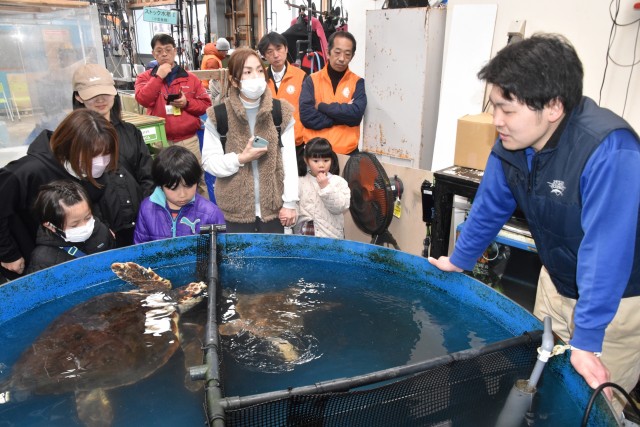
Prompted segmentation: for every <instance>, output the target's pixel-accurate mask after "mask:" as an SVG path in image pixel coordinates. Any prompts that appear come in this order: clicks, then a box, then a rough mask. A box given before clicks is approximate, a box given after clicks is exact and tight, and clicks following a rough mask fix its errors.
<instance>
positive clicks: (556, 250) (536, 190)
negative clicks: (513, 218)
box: [493, 98, 640, 299]
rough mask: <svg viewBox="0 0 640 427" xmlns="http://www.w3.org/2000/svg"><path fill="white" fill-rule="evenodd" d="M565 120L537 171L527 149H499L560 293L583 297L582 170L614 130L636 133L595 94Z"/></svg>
mask: <svg viewBox="0 0 640 427" xmlns="http://www.w3.org/2000/svg"><path fill="white" fill-rule="evenodd" d="M565 120H566V123H563V124H561V126H563V125H564V130H561V132H562V134H561V135H560V137H559V139H558V140H557V143H556V144H554V143H552V141H553V139H554V137H556V138H557V136H556V135H554V137H552V141H549V143H547V145H546V146H545V147H544V148H543V149H542V150H540V152H538V153H537V155H536V156H535V157H534V158H533V163H532V165H531V172H529V168H528V167H527V159H526V154H525V152H524V150H519V151H509V150H506V149H504V147H503V146H502V144H501V143H500V142H498V143H497V144H496V145H495V146H494V148H493V152H494V153H496V154H497V155H498V156H499V158H500V159H501V160H502V167H503V169H504V173H505V176H506V179H507V184H508V185H509V188H510V189H511V191H512V192H513V195H514V197H515V199H516V201H517V202H518V206H519V207H520V209H521V210H522V211H523V212H524V214H525V216H526V218H527V222H528V223H529V229H530V231H531V234H532V236H533V238H534V240H535V242H536V247H537V249H538V253H539V255H540V258H541V260H542V264H543V265H544V266H545V267H546V268H547V270H548V271H549V275H550V276H551V278H552V280H553V283H554V285H555V286H556V288H557V290H558V293H560V295H563V296H565V297H569V298H575V299H577V298H578V288H577V284H576V269H577V255H578V249H579V247H580V243H581V242H582V238H583V235H584V233H583V232H582V228H581V222H580V217H581V213H582V200H581V194H580V177H581V175H582V171H583V170H584V167H585V165H586V163H587V161H588V160H589V158H590V157H591V155H592V154H593V152H594V151H595V150H596V148H598V146H599V145H600V143H601V142H602V141H603V140H604V139H605V137H606V136H607V135H608V134H609V133H611V132H612V131H614V130H617V129H628V130H629V131H631V132H632V133H634V134H635V132H634V131H633V129H632V128H631V127H630V126H629V125H628V124H627V123H626V122H625V121H624V120H623V119H622V118H620V117H618V116H617V115H615V114H614V113H612V112H611V111H609V110H606V109H603V108H600V107H598V106H597V105H596V103H595V102H594V101H592V100H591V99H589V98H583V99H582V101H581V102H580V104H578V106H577V107H576V108H574V110H573V112H572V113H571V115H570V117H569V118H568V119H565ZM636 137H637V135H636ZM558 196H561V197H558ZM611 220H612V221H615V218H611ZM638 225H639V226H638V227H637V230H636V236H635V242H636V246H635V257H634V263H633V270H632V273H631V278H630V280H629V282H628V284H627V288H626V290H625V293H624V297H630V296H637V295H640V256H638V255H639V254H640V217H639V223H638ZM629 238H633V236H629ZM610 256H616V255H615V254H610Z"/></svg>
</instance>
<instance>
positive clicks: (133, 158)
mask: <svg viewBox="0 0 640 427" xmlns="http://www.w3.org/2000/svg"><path fill="white" fill-rule="evenodd" d="M113 125H114V127H115V128H116V131H117V132H118V143H119V146H118V150H119V154H118V169H116V170H115V171H113V172H109V173H107V174H105V179H106V180H107V186H106V188H105V195H104V197H103V198H102V199H101V200H100V204H99V209H100V212H101V218H102V219H103V221H104V222H105V224H107V225H108V226H109V228H111V229H112V230H113V231H114V232H115V233H116V235H117V236H118V243H119V246H126V245H130V244H132V243H133V229H134V227H135V224H136V223H135V221H136V217H137V216H138V210H139V208H140V203H141V202H142V199H144V198H145V197H147V196H149V195H150V194H151V193H152V192H153V190H154V189H155V185H154V183H153V178H152V177H151V163H152V159H151V155H150V154H149V149H148V148H147V145H146V144H145V143H144V139H143V138H142V133H141V132H140V130H139V129H138V128H136V127H135V126H134V125H132V124H131V123H126V122H123V121H121V120H114V121H113Z"/></svg>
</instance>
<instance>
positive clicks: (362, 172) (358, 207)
mask: <svg viewBox="0 0 640 427" xmlns="http://www.w3.org/2000/svg"><path fill="white" fill-rule="evenodd" d="M342 176H343V178H344V179H345V180H346V181H347V183H348V184H349V189H350V190H351V203H350V206H349V211H350V212H351V217H352V218H353V222H354V223H355V224H356V226H357V227H358V228H359V229H360V230H362V231H363V232H365V233H367V234H369V235H372V236H374V238H375V236H378V235H381V234H383V233H384V232H385V231H386V230H387V228H389V225H390V224H391V220H392V219H393V203H394V196H393V188H392V185H391V181H390V180H389V177H388V176H387V174H386V172H385V171H384V168H383V167H382V165H381V164H380V162H379V161H378V159H377V158H376V156H375V155H373V154H371V153H365V152H360V153H357V154H354V155H352V156H351V157H350V158H349V160H347V163H346V165H345V167H344V172H343V174H342Z"/></svg>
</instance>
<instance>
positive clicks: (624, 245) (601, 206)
mask: <svg viewBox="0 0 640 427" xmlns="http://www.w3.org/2000/svg"><path fill="white" fill-rule="evenodd" d="M526 155H527V161H528V165H529V169H531V164H532V159H533V157H534V156H536V153H535V152H534V151H533V150H532V149H530V148H529V149H527V150H526ZM569 161H570V160H569ZM639 170H640V144H639V143H638V141H637V140H636V138H635V136H634V135H633V134H632V133H631V132H629V131H628V130H616V131H613V132H611V133H610V134H609V135H608V136H607V137H606V138H605V139H604V140H603V142H602V143H601V144H600V145H599V146H598V148H597V149H596V150H595V151H594V153H593V154H592V155H591V157H590V158H589V160H588V161H587V163H586V165H585V168H584V169H583V172H582V174H581V177H580V193H581V200H582V213H581V226H582V230H583V232H584V236H583V239H582V241H581V243H580V247H579V250H578V262H577V265H576V280H577V287H578V292H579V298H578V301H577V304H576V310H575V314H574V323H575V329H574V331H573V337H572V339H571V344H572V345H574V346H575V347H577V348H580V349H583V350H588V351H601V350H602V341H603V339H604V333H605V329H606V327H607V325H608V324H609V323H610V322H611V320H612V319H613V317H614V316H615V314H616V311H617V309H618V305H619V303H620V299H621V298H622V294H623V293H624V291H625V288H626V286H627V283H628V282H629V278H630V276H631V269H632V265H633V262H634V257H637V256H638V254H634V248H635V245H636V242H635V236H636V228H637V224H638V211H639V206H640V173H639V172H638V171H639ZM515 207H516V201H515V199H514V197H513V194H512V193H511V191H510V189H509V186H508V185H507V182H506V179H505V174H504V171H503V168H502V164H501V161H500V159H499V158H498V156H497V155H496V154H495V153H493V152H492V153H491V155H490V156H489V160H488V162H487V166H486V169H485V173H484V176H483V179H482V182H481V184H480V187H479V188H478V192H477V194H476V198H475V200H474V202H473V207H472V209H471V212H470V214H469V218H468V220H467V222H466V224H465V227H464V230H463V231H462V233H461V235H460V237H459V238H458V241H457V242H456V246H455V248H454V252H453V254H452V256H451V262H452V263H453V264H454V265H456V266H458V267H460V268H463V269H467V270H470V269H471V268H473V265H474V264H475V262H476V260H477V259H478V257H479V256H480V254H481V253H482V252H483V250H484V249H485V248H486V247H487V246H488V245H489V243H490V242H491V240H492V239H493V238H495V236H496V234H497V233H498V232H499V231H500V228H501V227H502V225H503V224H504V223H505V222H506V221H507V220H508V219H509V218H510V216H511V215H512V213H513V211H514V210H515Z"/></svg>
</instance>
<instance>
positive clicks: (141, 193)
mask: <svg viewBox="0 0 640 427" xmlns="http://www.w3.org/2000/svg"><path fill="white" fill-rule="evenodd" d="M72 84H73V98H72V103H73V109H74V110H78V109H81V108H87V109H89V110H93V111H95V112H97V113H100V114H101V115H102V116H103V117H104V118H105V119H107V120H109V121H110V122H111V124H112V125H113V127H115V129H116V132H117V133H118V169H117V170H114V171H113V172H110V173H108V174H107V177H106V179H107V191H108V193H109V194H107V195H106V197H105V198H104V199H103V201H102V202H103V203H105V202H107V201H108V203H111V204H113V207H107V208H104V207H103V206H100V208H101V210H102V211H103V212H116V213H117V214H118V215H117V216H116V217H113V218H110V217H109V218H107V217H105V218H103V219H104V220H105V221H106V222H108V223H109V227H110V228H111V229H112V230H113V231H114V233H116V241H117V243H118V247H123V246H128V245H131V244H133V230H134V228H135V224H136V217H137V215H138V210H139V208H140V203H141V202H142V199H144V198H145V197H147V196H149V195H150V194H151V193H152V192H153V190H154V189H155V185H154V183H153V178H152V176H151V163H152V161H153V160H152V159H151V155H150V154H149V149H148V148H147V145H146V144H145V142H144V139H143V137H142V133H141V132H140V130H138V128H136V127H135V126H134V125H132V124H131V123H126V122H124V121H123V120H122V106H121V104H120V95H118V91H117V90H116V88H115V82H114V80H113V77H111V73H109V71H108V70H107V69H106V68H104V67H103V66H102V65H98V64H84V65H81V66H79V67H78V68H77V69H76V71H75V72H74V73H73V80H72ZM96 166H97V165H94V167H96Z"/></svg>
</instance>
